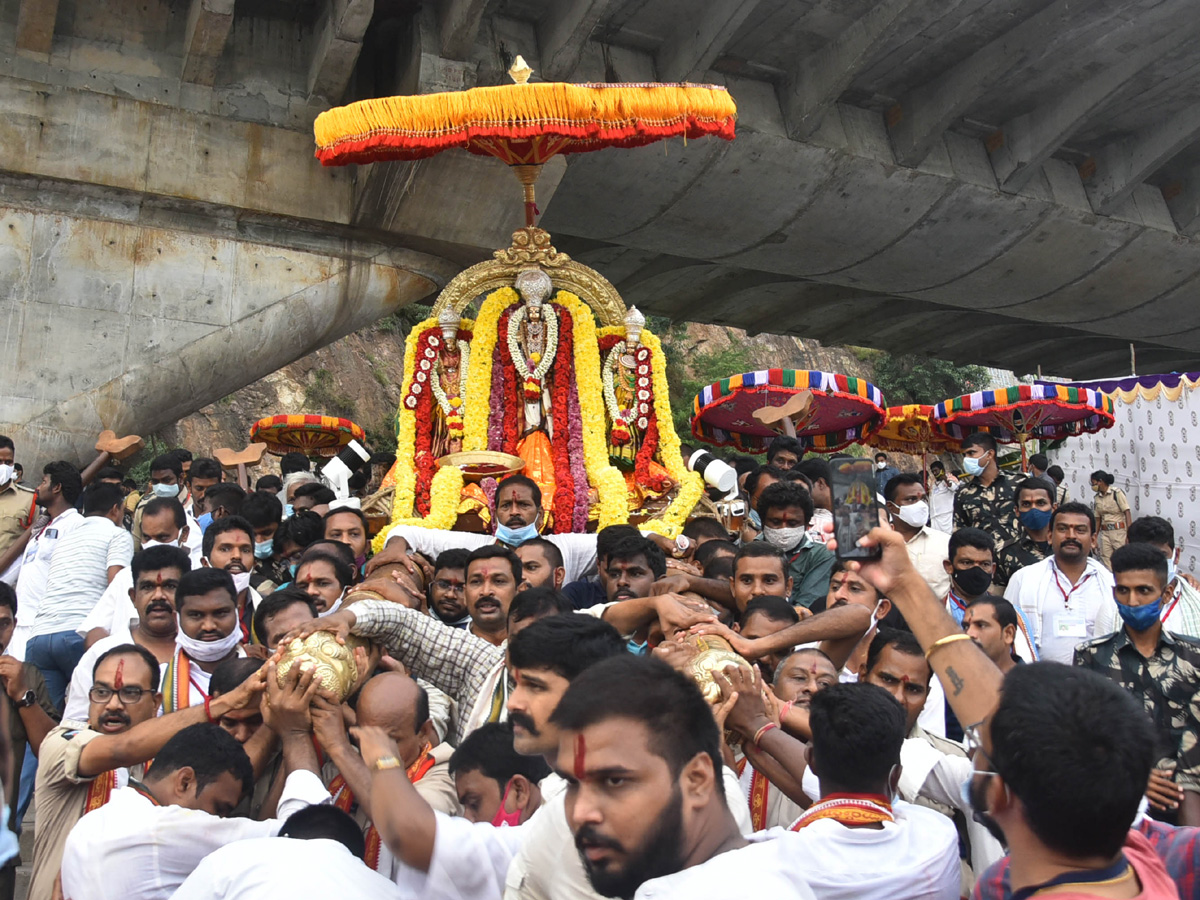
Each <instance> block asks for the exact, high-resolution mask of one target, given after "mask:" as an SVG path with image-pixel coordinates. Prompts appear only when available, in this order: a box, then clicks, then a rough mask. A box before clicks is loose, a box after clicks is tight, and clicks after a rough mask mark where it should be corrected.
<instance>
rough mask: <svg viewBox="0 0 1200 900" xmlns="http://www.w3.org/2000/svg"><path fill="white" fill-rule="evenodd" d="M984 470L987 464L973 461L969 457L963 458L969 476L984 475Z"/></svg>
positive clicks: (964, 468)
mask: <svg viewBox="0 0 1200 900" xmlns="http://www.w3.org/2000/svg"><path fill="white" fill-rule="evenodd" d="M984 468H985V464H984V463H981V462H980V461H979V460H977V459H972V458H971V457H969V456H964V457H963V470H964V471H965V472H966V473H967V474H968V475H982V474H983V470H984Z"/></svg>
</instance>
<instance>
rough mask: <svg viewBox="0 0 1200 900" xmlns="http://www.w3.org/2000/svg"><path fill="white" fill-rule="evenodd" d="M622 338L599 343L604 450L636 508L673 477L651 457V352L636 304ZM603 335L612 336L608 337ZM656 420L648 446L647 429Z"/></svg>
mask: <svg viewBox="0 0 1200 900" xmlns="http://www.w3.org/2000/svg"><path fill="white" fill-rule="evenodd" d="M624 325H625V339H624V340H617V341H616V343H613V344H612V346H611V347H607V352H605V347H606V346H607V344H608V341H602V343H601V351H602V355H601V360H602V362H601V365H602V367H603V371H602V376H601V377H602V380H603V383H604V406H605V410H606V412H607V414H608V415H607V419H608V455H609V459H610V461H611V462H612V464H613V465H614V466H616V467H617V468H618V469H620V470H621V471H622V472H623V473H624V475H625V483H626V487H627V490H628V494H629V509H630V511H631V512H632V511H635V510H638V509H640V508H641V507H642V506H643V505H644V504H645V502H646V501H647V500H650V499H654V498H657V497H661V496H662V495H663V494H665V493H667V492H668V491H669V490H671V489H672V488H673V487H675V485H676V482H675V481H674V480H673V479H672V478H671V476H670V474H669V473H668V472H667V470H666V469H665V468H664V467H663V466H662V465H660V464H659V462H657V461H656V460H655V459H654V456H655V455H656V454H657V451H658V446H657V444H658V438H657V423H656V422H655V419H656V416H655V410H654V375H653V362H652V357H653V351H651V349H650V348H649V347H648V346H646V345H645V344H644V343H643V342H642V332H643V330H644V328H645V325H646V317H645V316H643V315H642V314H641V312H639V311H638V308H637V307H636V306H633V307H630V309H629V312H628V313H627V314H626V316H625V322H624ZM608 340H611V338H609V339H608ZM652 422H655V426H654V433H653V434H652V435H650V441H651V443H650V445H648V444H647V443H646V438H647V432H648V431H649V429H650V428H651V423H652Z"/></svg>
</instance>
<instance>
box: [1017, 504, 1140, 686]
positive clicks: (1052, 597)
mask: <svg viewBox="0 0 1200 900" xmlns="http://www.w3.org/2000/svg"><path fill="white" fill-rule="evenodd" d="M1095 542H1096V517H1095V516H1094V515H1093V514H1092V511H1091V509H1089V508H1088V507H1086V506H1084V505H1083V504H1082V503H1064V504H1063V505H1062V506H1060V507H1058V509H1056V510H1055V511H1054V514H1053V516H1052V517H1051V519H1050V546H1051V548H1052V549H1053V550H1054V555H1053V556H1051V557H1049V558H1047V559H1044V560H1042V561H1041V562H1039V563H1034V564H1033V565H1032V566H1026V567H1025V568H1024V569H1021V570H1019V571H1018V572H1017V573H1016V574H1015V575H1013V577H1012V580H1011V581H1010V582H1009V583H1008V587H1007V588H1005V590H1004V599H1006V600H1008V602H1010V603H1011V604H1012V605H1013V606H1015V607H1016V608H1017V609H1019V610H1020V611H1021V612H1022V613H1023V614H1024V617H1025V621H1026V622H1027V623H1028V624H1029V627H1030V628H1032V629H1033V640H1034V643H1035V644H1036V645H1037V649H1038V655H1039V658H1041V659H1044V660H1048V661H1050V662H1058V663H1063V664H1065V665H1070V664H1071V662H1072V660H1073V659H1074V654H1075V647H1076V645H1077V644H1082V643H1083V642H1084V641H1086V640H1087V639H1088V638H1091V637H1101V636H1103V635H1106V634H1111V633H1112V632H1114V631H1116V630H1117V606H1116V603H1115V601H1114V600H1113V576H1112V573H1111V572H1109V571H1108V569H1106V568H1104V566H1103V565H1101V564H1100V562H1099V560H1096V559H1094V558H1093V557H1092V556H1091V552H1092V549H1093V548H1094V547H1095Z"/></svg>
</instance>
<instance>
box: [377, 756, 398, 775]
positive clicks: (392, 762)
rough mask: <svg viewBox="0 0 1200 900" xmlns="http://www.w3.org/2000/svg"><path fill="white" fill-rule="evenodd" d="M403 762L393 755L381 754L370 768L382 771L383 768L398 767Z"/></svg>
mask: <svg viewBox="0 0 1200 900" xmlns="http://www.w3.org/2000/svg"><path fill="white" fill-rule="evenodd" d="M403 765H404V763H402V762H400V760H398V759H396V757H394V756H381V757H379V759H377V760H375V762H374V763H373V764H372V765H371V768H372V769H374V770H375V771H376V772H382V771H383V770H384V769H399V768H400V767H401V766H403Z"/></svg>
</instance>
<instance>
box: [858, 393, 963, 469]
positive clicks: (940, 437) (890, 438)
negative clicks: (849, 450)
mask: <svg viewBox="0 0 1200 900" xmlns="http://www.w3.org/2000/svg"><path fill="white" fill-rule="evenodd" d="M863 443H865V444H867V445H868V446H870V447H875V448H877V449H879V450H887V451H890V452H892V453H910V454H912V455H913V456H916V455H918V454H920V456H921V471H922V472H924V471H927V470H928V468H929V467H928V465H927V458H928V454H930V453H946V452H949V451H954V452H957V451H958V450H960V449H962V444H961V442H960V441H959V440H958V439H957V438H954V437H951V436H950V435H948V434H946V432H944V431H942V430H941V429H939V428H938V426H937V424H936V423H935V422H934V421H933V407H932V406H928V405H925V404H923V403H908V404H905V405H904V406H889V407H888V409H887V416H886V417H885V418H884V420H883V424H882V425H880V426H879V428H878V429H877V430H876V431H875V432H873V433H872V434H871V435H870V437H868V438H867V439H866V440H865V441H864V442H863Z"/></svg>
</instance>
